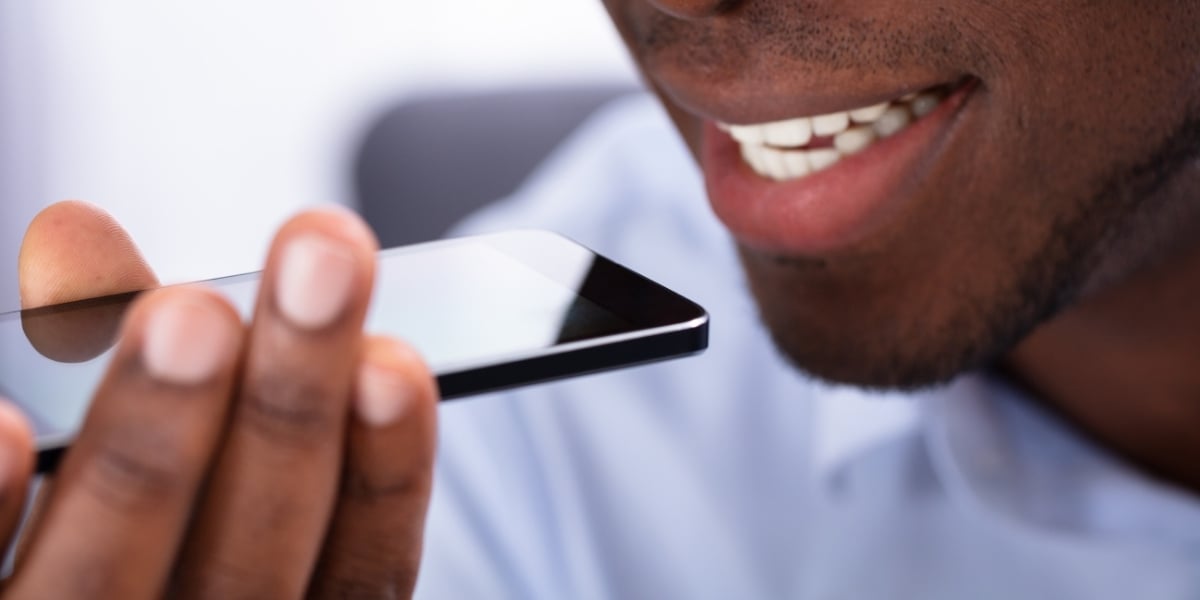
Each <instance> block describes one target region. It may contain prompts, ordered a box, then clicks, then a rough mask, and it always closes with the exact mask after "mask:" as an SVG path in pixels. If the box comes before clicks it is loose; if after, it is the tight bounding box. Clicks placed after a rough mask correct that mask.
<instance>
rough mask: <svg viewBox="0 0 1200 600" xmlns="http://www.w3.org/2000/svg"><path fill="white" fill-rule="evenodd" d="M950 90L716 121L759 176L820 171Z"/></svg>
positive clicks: (909, 120) (888, 133)
mask: <svg viewBox="0 0 1200 600" xmlns="http://www.w3.org/2000/svg"><path fill="white" fill-rule="evenodd" d="M949 95H950V88H949V87H947V86H940V87H937V88H933V89H930V90H926V91H924V92H921V93H914V94H908V95H906V96H904V97H901V98H897V99H895V100H892V101H890V102H883V103H880V104H875V105H873V106H865V107H861V108H855V109H851V110H847V111H843V112H835V113H829V114H824V115H819V116H814V117H799V118H794V119H786V120H783V121H775V122H771V123H761V124H752V125H729V124H725V123H718V124H717V127H718V128H720V129H721V130H722V131H725V132H727V133H729V135H730V136H731V137H732V138H733V139H735V140H737V142H738V144H739V145H740V147H741V155H742V160H743V161H744V162H745V163H746V164H747V165H748V166H749V167H750V168H751V169H753V170H754V172H755V173H757V174H758V175H760V176H762V177H766V178H769V179H773V180H775V181H789V180H793V179H799V178H802V177H806V176H808V175H810V174H812V173H816V172H819V171H823V170H825V169H828V168H830V167H832V166H833V165H835V164H837V163H838V162H839V161H841V160H842V158H844V157H847V156H852V155H855V154H858V153H860V152H862V151H864V150H866V149H867V148H869V147H871V146H872V145H873V144H875V143H876V142H877V141H879V140H883V139H886V138H889V137H892V136H893V135H896V134H898V133H900V132H901V131H903V130H905V129H907V128H908V127H909V126H910V125H912V124H913V123H914V122H915V121H917V120H919V119H920V118H921V117H924V116H926V115H928V114H930V113H932V112H933V111H934V110H936V109H937V107H938V106H939V105H940V104H941V103H942V101H944V100H945V99H946V98H947V97H949Z"/></svg>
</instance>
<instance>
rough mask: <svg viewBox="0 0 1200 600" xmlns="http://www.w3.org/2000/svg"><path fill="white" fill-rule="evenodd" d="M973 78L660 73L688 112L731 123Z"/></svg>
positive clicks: (825, 109) (825, 110) (820, 110)
mask: <svg viewBox="0 0 1200 600" xmlns="http://www.w3.org/2000/svg"><path fill="white" fill-rule="evenodd" d="M967 79H968V77H967V75H965V74H919V75H913V76H908V77H904V76H897V75H895V74H888V75H881V74H876V75H873V76H870V75H868V76H865V77H859V76H858V75H855V76H853V77H846V76H839V77H833V78H829V79H828V80H826V82H825V83H823V84H822V85H813V83H812V81H811V80H808V79H807V78H806V79H801V80H798V81H796V82H791V83H785V84H782V85H778V84H773V85H772V86H771V87H772V88H773V89H770V90H765V91H764V90H762V89H755V88H762V87H763V86H761V85H756V84H754V83H752V82H747V81H741V80H739V81H726V82H721V83H719V84H717V85H713V84H712V82H711V81H701V80H699V79H696V78H692V77H690V76H673V75H672V74H670V73H666V74H664V73H659V74H657V75H656V76H655V77H654V80H655V83H656V84H657V85H658V87H659V88H660V89H661V90H662V92H663V93H664V94H666V95H667V96H668V97H670V98H671V100H672V101H674V102H675V103H676V104H678V105H679V106H680V107H682V108H683V109H684V110H687V111H688V112H690V113H692V114H694V115H696V116H698V117H701V118H706V119H711V120H713V121H718V122H721V123H726V124H729V125H748V124H759V123H770V122H774V121H782V120H785V119H794V118H799V117H815V116H820V115H826V114H830V113H836V112H845V111H851V110H854V109H858V108H863V107H867V106H873V105H876V104H879V103H881V102H888V101H891V100H895V99H897V98H900V97H903V96H905V95H907V94H910V93H913V92H921V91H923V90H928V89H930V88H935V87H939V86H946V85H957V84H959V83H961V82H964V81H966V80H967Z"/></svg>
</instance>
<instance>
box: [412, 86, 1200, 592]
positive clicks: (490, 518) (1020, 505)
mask: <svg viewBox="0 0 1200 600" xmlns="http://www.w3.org/2000/svg"><path fill="white" fill-rule="evenodd" d="M513 227H543V228H548V229H552V230H556V231H560V232H562V233H565V234H567V235H568V236H570V237H573V238H575V239H577V240H579V241H581V242H583V243H585V244H587V245H589V246H591V247H593V248H595V249H597V250H599V251H600V252H601V253H603V254H606V255H608V256H610V257H612V258H615V259H617V260H619V261H621V262H623V263H625V264H628V265H630V266H632V267H633V268H634V269H636V270H639V271H641V272H643V273H645V274H646V275H649V276H650V277H652V278H654V279H657V280H659V281H661V282H664V283H666V284H667V285H668V286H670V287H673V288H674V289H676V290H678V291H680V292H682V293H684V294H685V295H688V296H689V297H691V298H693V299H695V300H697V301H699V302H700V303H701V304H703V305H704V306H705V307H706V308H708V310H709V311H710V313H711V315H712V335H711V348H710V350H709V351H708V352H707V353H706V354H705V355H703V356H700V357H697V358H690V359H686V360H682V361H677V362H671V363H663V364H658V365H653V366H647V367H641V368H637V369H632V370H626V371H621V372H616V373H610V374H605V375H597V376H591V377H586V378H583V379H577V380H573V381H567V382H561V383H556V384H551V385H543V386H540V387H534V388H528V389H523V390H518V391H515V392H510V393H505V394H501V395H497V396H493V397H486V398H477V399H473V400H467V401H462V402H452V403H448V404H447V405H445V406H444V407H443V409H442V412H441V416H442V421H441V449H440V458H439V464H438V470H437V478H436V485H435V492H434V499H433V504H432V509H431V513H430V515H429V521H428V529H427V537H426V548H425V557H424V563H423V566H422V573H421V578H420V583H419V585H418V597H420V598H471V599H474V598H513V599H543V598H544V599H553V600H564V599H590V598H622V599H625V598H629V599H640V598H645V599H676V598H681V599H692V598H720V599H756V598H805V599H808V598H811V599H820V600H832V599H853V600H859V599H877V598H880V599H882V598H887V599H891V598H920V599H943V598H955V599H959V598H963V599H972V600H987V599H993V598H994V599H996V600H1014V599H1018V598H1019V599H1039V598H1047V599H1050V598H1053V599H1063V598H1086V599H1089V600H1103V599H1108V598H1113V599H1121V600H1129V599H1145V598H1154V599H1158V598H1164V599H1165V598H1172V599H1173V598H1192V599H1197V598H1200V502H1197V501H1196V498H1195V497H1193V496H1190V495H1188V494H1187V493H1184V492H1183V491H1181V490H1177V489H1174V488H1171V487H1169V486H1166V485H1163V484H1160V483H1158V482H1155V481H1153V480H1151V479H1150V478H1148V477H1146V476H1144V475H1142V474H1141V473H1139V472H1138V471H1136V470H1134V469H1132V468H1131V467H1129V466H1127V465H1125V464H1124V463H1122V462H1121V461H1120V460H1119V459H1117V458H1115V457H1114V456H1112V455H1110V454H1108V453H1106V452H1105V451H1104V450H1103V449H1100V448H1098V447H1096V446H1094V445H1092V444H1091V443H1090V442H1089V441H1087V440H1086V439H1084V438H1083V437H1081V436H1080V435H1078V434H1077V433H1075V432H1074V431H1073V430H1072V429H1071V428H1070V427H1068V426H1067V425H1065V424H1064V423H1061V422H1059V421H1057V420H1056V419H1055V418H1053V417H1051V416H1050V415H1049V414H1047V413H1045V412H1043V411H1042V410H1041V409H1039V408H1038V407H1037V406H1036V405H1035V404H1034V403H1032V402H1030V401H1029V400H1028V399H1026V398H1022V397H1021V396H1020V393H1019V392H1018V391H1017V390H1015V389H1013V388H1011V387H1008V386H1007V385H1005V383H1004V382H1002V381H1000V380H998V379H995V378H992V377H990V376H988V375H983V374H973V375H968V376H964V377H962V378H961V379H960V380H958V381H956V382H955V383H953V384H952V385H950V386H948V387H945V388H942V389H938V390H935V391H930V392H927V393H921V394H917V395H909V396H899V395H896V396H890V397H889V396H883V395H878V394H867V393H863V392H859V391H856V390H853V389H845V388H833V387H829V386H825V385H822V384H820V383H817V382H814V381H811V380H809V379H806V378H805V377H803V376H802V375H801V374H798V373H797V372H796V371H795V370H793V369H792V368H790V367H789V366H788V365H787V364H786V363H785V362H784V361H783V360H781V359H780V357H779V356H778V355H777V353H776V350H775V349H774V348H773V347H772V345H771V343H770V341H769V339H768V336H767V334H766V332H765V331H764V329H763V327H762V325H761V324H760V323H759V321H758V319H757V315H756V309H755V306H754V304H753V301H752V299H751V298H750V296H749V294H748V293H747V290H746V286H745V285H744V284H743V276H742V273H741V271H740V269H739V267H738V264H737V260H736V257H735V254H734V251H733V246H732V244H731V242H730V240H729V239H728V238H727V235H726V234H725V233H724V232H723V230H722V229H721V227H720V226H719V224H718V223H716V221H715V220H714V218H713V217H712V216H711V215H710V214H709V211H708V204H707V202H706V201H705V198H704V192H703V189H702V186H701V183H700V175H699V173H698V172H697V169H696V167H695V165H694V164H693V163H692V161H691V159H690V157H689V156H688V155H687V153H686V151H685V150H684V148H683V146H682V144H681V143H680V142H679V140H678V136H677V134H676V133H675V132H674V131H673V130H672V129H671V126H670V125H669V122H668V121H667V119H666V117H665V116H664V114H663V113H662V112H661V110H660V109H659V108H658V106H657V104H656V103H655V102H654V101H653V100H651V99H649V98H636V99H631V100H625V101H622V102H620V103H618V104H617V105H614V106H612V107H610V108H609V109H607V110H606V111H604V112H602V113H601V114H600V115H598V116H597V117H595V118H593V119H592V120H591V121H590V122H589V123H588V124H587V125H586V126H585V127H584V128H583V129H582V130H581V131H580V132H578V133H577V134H576V135H575V136H574V137H573V139H572V140H571V141H570V142H569V143H568V144H566V146H565V147H564V148H562V149H561V150H560V151H559V152H558V153H557V154H556V155H555V156H554V157H553V158H552V159H551V160H550V161H548V162H547V163H546V164H545V165H544V167H543V168H542V169H541V170H540V171H539V172H538V173H537V174H536V176H535V177H534V178H533V179H532V181H531V182H530V183H529V184H528V185H526V186H525V187H524V189H523V190H522V191H521V192H519V193H518V194H517V195H516V196H514V197H513V198H511V199H509V200H508V201H506V202H504V203H501V204H500V205H497V206H495V207H493V208H491V209H489V210H487V211H485V212H484V213H483V214H481V215H479V216H477V217H476V218H474V219H473V220H471V221H470V222H469V223H468V224H467V225H466V226H465V227H464V228H463V231H464V232H466V231H473V232H475V231H484V230H493V229H504V228H513Z"/></svg>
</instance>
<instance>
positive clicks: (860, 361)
mask: <svg viewBox="0 0 1200 600" xmlns="http://www.w3.org/2000/svg"><path fill="white" fill-rule="evenodd" d="M1198 158H1200V113H1197V112H1195V111H1193V113H1192V114H1190V115H1189V116H1188V117H1187V118H1185V119H1184V120H1183V122H1182V123H1181V124H1180V125H1179V126H1178V127H1176V128H1175V129H1174V131H1173V132H1172V133H1171V134H1170V135H1169V136H1167V137H1166V139H1165V140H1163V142H1161V143H1160V144H1159V145H1158V146H1157V147H1156V149H1155V150H1154V151H1153V152H1151V153H1149V155H1148V156H1147V157H1146V158H1144V159H1143V160H1140V161H1136V162H1133V163H1130V164H1124V165H1117V166H1115V167H1113V168H1110V169H1109V170H1108V172H1107V173H1105V174H1102V175H1101V176H1099V177H1097V178H1095V181H1096V183H1095V184H1094V185H1093V186H1090V190H1089V191H1088V192H1085V193H1082V194H1080V195H1079V197H1078V198H1076V199H1075V202H1074V203H1073V206H1076V207H1078V209H1077V210H1073V211H1070V213H1069V214H1068V215H1065V216H1063V217H1061V218H1059V219H1057V220H1055V221H1054V222H1053V223H1052V225H1051V226H1050V227H1049V228H1047V231H1048V235H1045V236H1044V237H1043V238H1042V239H1041V241H1040V243H1039V244H1038V250H1037V251H1035V252H1033V253H1031V254H1029V255H1028V256H1030V257H1029V258H1027V259H1024V260H1021V261H1014V262H1013V263H1012V264H1008V265H1004V266H1003V267H1002V268H1001V269H999V271H1001V272H998V273H995V275H996V277H995V279H994V281H995V282H996V283H995V284H994V285H991V286H983V287H984V288H986V289H975V290H971V289H966V288H965V287H963V286H956V285H955V284H954V283H953V279H952V278H949V279H948V278H946V277H942V278H941V279H938V278H936V277H935V278H931V280H930V281H929V282H928V283H927V284H924V285H925V287H926V289H927V290H928V289H932V288H936V291H930V292H929V295H930V296H931V297H938V298H939V299H940V300H941V302H938V304H939V305H940V306H941V307H943V308H944V310H937V311H923V310H921V307H920V306H914V302H913V301H912V300H911V298H904V297H897V296H899V294H895V293H893V294H891V295H890V296H889V294H888V293H887V292H884V293H882V294H881V296H882V297H881V298H880V299H879V300H878V301H876V302H874V303H873V307H872V308H870V309H868V310H864V311H861V312H859V313H855V312H853V309H851V308H847V309H846V311H847V312H841V310H840V307H839V306H838V305H837V304H836V303H828V302H827V303H824V304H822V305H821V306H822V308H820V309H815V308H813V307H808V306H806V296H811V293H810V292H811V289H810V288H809V287H808V285H807V282H811V281H813V280H814V278H818V279H819V278H821V277H823V276H824V274H825V273H827V272H829V271H830V270H832V269H833V268H834V267H833V266H832V265H830V264H829V263H827V262H826V261H824V260H821V259H807V258H797V257H783V256H770V255H763V254H760V253H756V252H754V251H752V250H748V249H746V248H742V249H740V255H741V259H742V264H743V267H744V269H745V271H746V273H747V276H748V279H749V283H750V287H751V289H752V291H753V293H754V296H755V297H756V299H757V301H758V305H759V309H760V313H761V317H762V320H763V321H764V322H765V324H766V325H767V327H768V329H769V330H770V332H771V336H772V338H773V339H774V341H775V345H776V346H777V347H778V348H779V350H780V351H781V352H782V353H783V354H784V355H785V356H786V357H787V358H788V360H789V361H790V362H792V363H793V364H794V365H795V366H797V367H798V368H799V369H801V370H802V371H805V372H807V373H808V374H810V375H812V376H814V377H816V378H818V379H822V380H825V381H828V382H831V383H836V384H848V385H854V386H858V387H862V388H868V389H885V390H915V389H921V388H926V387H931V386H935V385H939V384H943V383H946V382H948V381H950V380H952V379H954V378H955V377H957V376H958V375H960V374H962V373H964V372H967V371H971V370H976V369H980V368H985V367H988V366H990V365H993V364H995V363H996V362H997V361H998V360H1000V359H1001V358H1002V357H1003V356H1004V355H1005V354H1007V353H1008V352H1009V351H1010V350H1011V349H1012V348H1013V347H1015V346H1016V345H1017V344H1018V343H1019V342H1020V341H1021V340H1022V339H1024V338H1025V337H1026V336H1027V335H1029V334H1030V333H1031V332H1032V331H1033V330H1034V329H1036V328H1037V327H1038V326H1039V325H1041V324H1043V323H1045V322H1047V321H1049V320H1051V319H1053V318H1054V317H1055V316H1056V315H1058V314H1060V313H1061V312H1062V311H1064V310H1067V309H1069V308H1070V307H1071V306H1073V305H1075V304H1076V303H1077V302H1079V301H1081V300H1082V299H1085V298H1086V297H1088V296H1089V295H1090V294H1093V293H1100V292H1102V291H1103V290H1104V289H1106V288H1108V287H1111V286H1115V285H1119V284H1121V283H1122V282H1124V281H1126V280H1127V279H1128V278H1130V277H1131V276H1133V275H1135V274H1136V273H1137V272H1138V271H1140V270H1144V269H1146V268H1147V267H1150V266H1152V265H1153V264H1154V263H1155V262H1156V261H1161V260H1163V259H1165V258H1167V257H1168V256H1170V255H1171V254H1172V253H1174V252H1176V251H1178V250H1179V248H1180V247H1181V246H1184V245H1187V244H1190V243H1194V241H1193V240H1194V239H1195V236H1194V235H1187V234H1190V233H1193V232H1195V231H1196V228H1195V224H1196V223H1197V222H1200V218H1198V217H1200V208H1198V207H1197V206H1195V204H1197V203H1196V202H1195V201H1194V200H1192V199H1190V198H1187V197H1186V196H1187V194H1186V193H1185V194H1184V197H1183V198H1180V197H1179V194H1172V193H1170V192H1172V191H1173V190H1172V186H1173V184H1175V183H1176V182H1179V181H1180V180H1181V179H1182V177H1181V176H1182V175H1184V174H1186V173H1187V172H1188V171H1190V170H1194V169H1195V167H1196V163H1197V159H1198ZM1187 191H1189V190H1185V192H1187ZM1192 195H1195V194H1194V193H1193V194H1192ZM1189 238H1190V239H1189ZM947 282H949V283H947ZM906 289H911V285H910V286H908V287H907V288H906ZM850 293H853V292H850ZM862 293H872V291H871V290H866V291H862ZM852 305H853V306H858V305H857V304H856V303H854V302H849V303H847V306H848V307H849V306H852ZM946 307H948V308H946ZM818 310H827V311H829V312H830V313H837V314H836V315H835V314H828V315H823V314H820V313H819V312H817V311H818ZM934 314H936V315H938V316H937V317H933V316H931V315H934ZM826 316H828V317H829V318H825V317H826Z"/></svg>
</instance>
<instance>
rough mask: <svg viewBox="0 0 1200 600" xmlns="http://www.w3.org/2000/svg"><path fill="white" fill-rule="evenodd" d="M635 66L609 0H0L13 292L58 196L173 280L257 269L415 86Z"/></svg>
mask: <svg viewBox="0 0 1200 600" xmlns="http://www.w3.org/2000/svg"><path fill="white" fill-rule="evenodd" d="M633 79H634V76H633V74H632V68H631V67H630V66H629V63H628V60H627V59H626V56H625V54H624V50H623V48H622V47H621V46H620V43H619V41H618V39H617V37H616V34H615V32H614V31H613V30H612V27H611V24H610V23H609V21H608V19H607V16H606V15H605V14H604V11H603V8H602V7H601V5H600V2H599V1H598V0H505V1H504V2H497V1H495V0H436V1H420V2H418V1H416V0H352V1H347V2H338V3H334V2H316V1H298V0H257V1H252V2H247V1H246V0H211V1H209V2H206V3H202V4H197V3H189V4H188V5H186V7H185V5H183V4H182V3H167V2H156V1H152V0H105V1H104V2H84V1H70V0H37V1H36V2H35V1H22V0H17V1H14V2H0V310H2V309H6V308H13V307H15V304H16V285H15V278H16V269H15V263H16V256H17V249H18V247H19V244H20V237H21V233H22V232H23V230H24V226H25V224H26V223H28V221H29V219H30V218H32V217H33V215H34V214H36V212H37V211H38V210H39V209H40V208H42V207H44V206H46V205H47V204H49V203H51V202H53V201H56V200H61V199H67V198H79V199H84V200H88V201H90V202H93V203H96V204H99V205H100V206H103V207H104V208H106V209H108V210H109V211H110V212H112V213H113V214H114V215H116V216H117V218H118V219H119V220H120V221H121V222H122V223H123V224H125V226H126V227H127V228H128V229H129V230H130V231H131V232H132V233H133V235H134V237H135V239H136V240H137V241H138V243H139V244H140V245H141V246H142V248H143V250H144V251H145V253H146V255H147V257H148V258H149V259H150V262H151V263H152V264H153V265H154V267H155V268H156V270H157V271H158V272H159V274H160V275H161V276H162V278H163V279H164V280H165V281H184V280H193V279H202V278H207V277H213V276H219V275H224V274H229V273H233V272H240V271H247V270H254V269H255V268H257V266H258V265H259V263H260V261H261V258H262V256H263V253H264V251H265V248H266V244H267V243H268V241H269V239H270V235H271V233H272V232H273V230H274V228H275V226H276V225H278V224H279V223H280V222H281V221H282V220H284V219H285V218H286V217H287V216H288V215H290V214H291V213H293V212H294V211H296V210H297V209H299V208H301V207H304V206H309V205H314V204H320V203H328V202H339V203H347V202H349V201H350V200H351V199H350V195H349V190H350V180H349V157H350V153H351V152H352V150H353V149H354V148H355V145H356V144H357V143H358V141H359V139H360V136H361V135H362V134H363V132H364V128H365V127H366V126H367V124H368V123H369V122H370V121H371V119H372V117H374V116H376V115H377V114H378V113H379V112H380V111H382V110H384V109H385V108H387V107H389V106H391V105H392V104H393V103H395V102H397V101H399V100H401V99H402V98H403V97H404V96H405V95H409V94H421V93H426V92H429V91H432V90H447V89H449V90H457V89H461V90H464V91H470V90H478V89H492V88H502V87H509V86H520V85H531V84H539V83H546V82H553V81H562V82H595V81H600V82H627V81H632V80H633Z"/></svg>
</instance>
